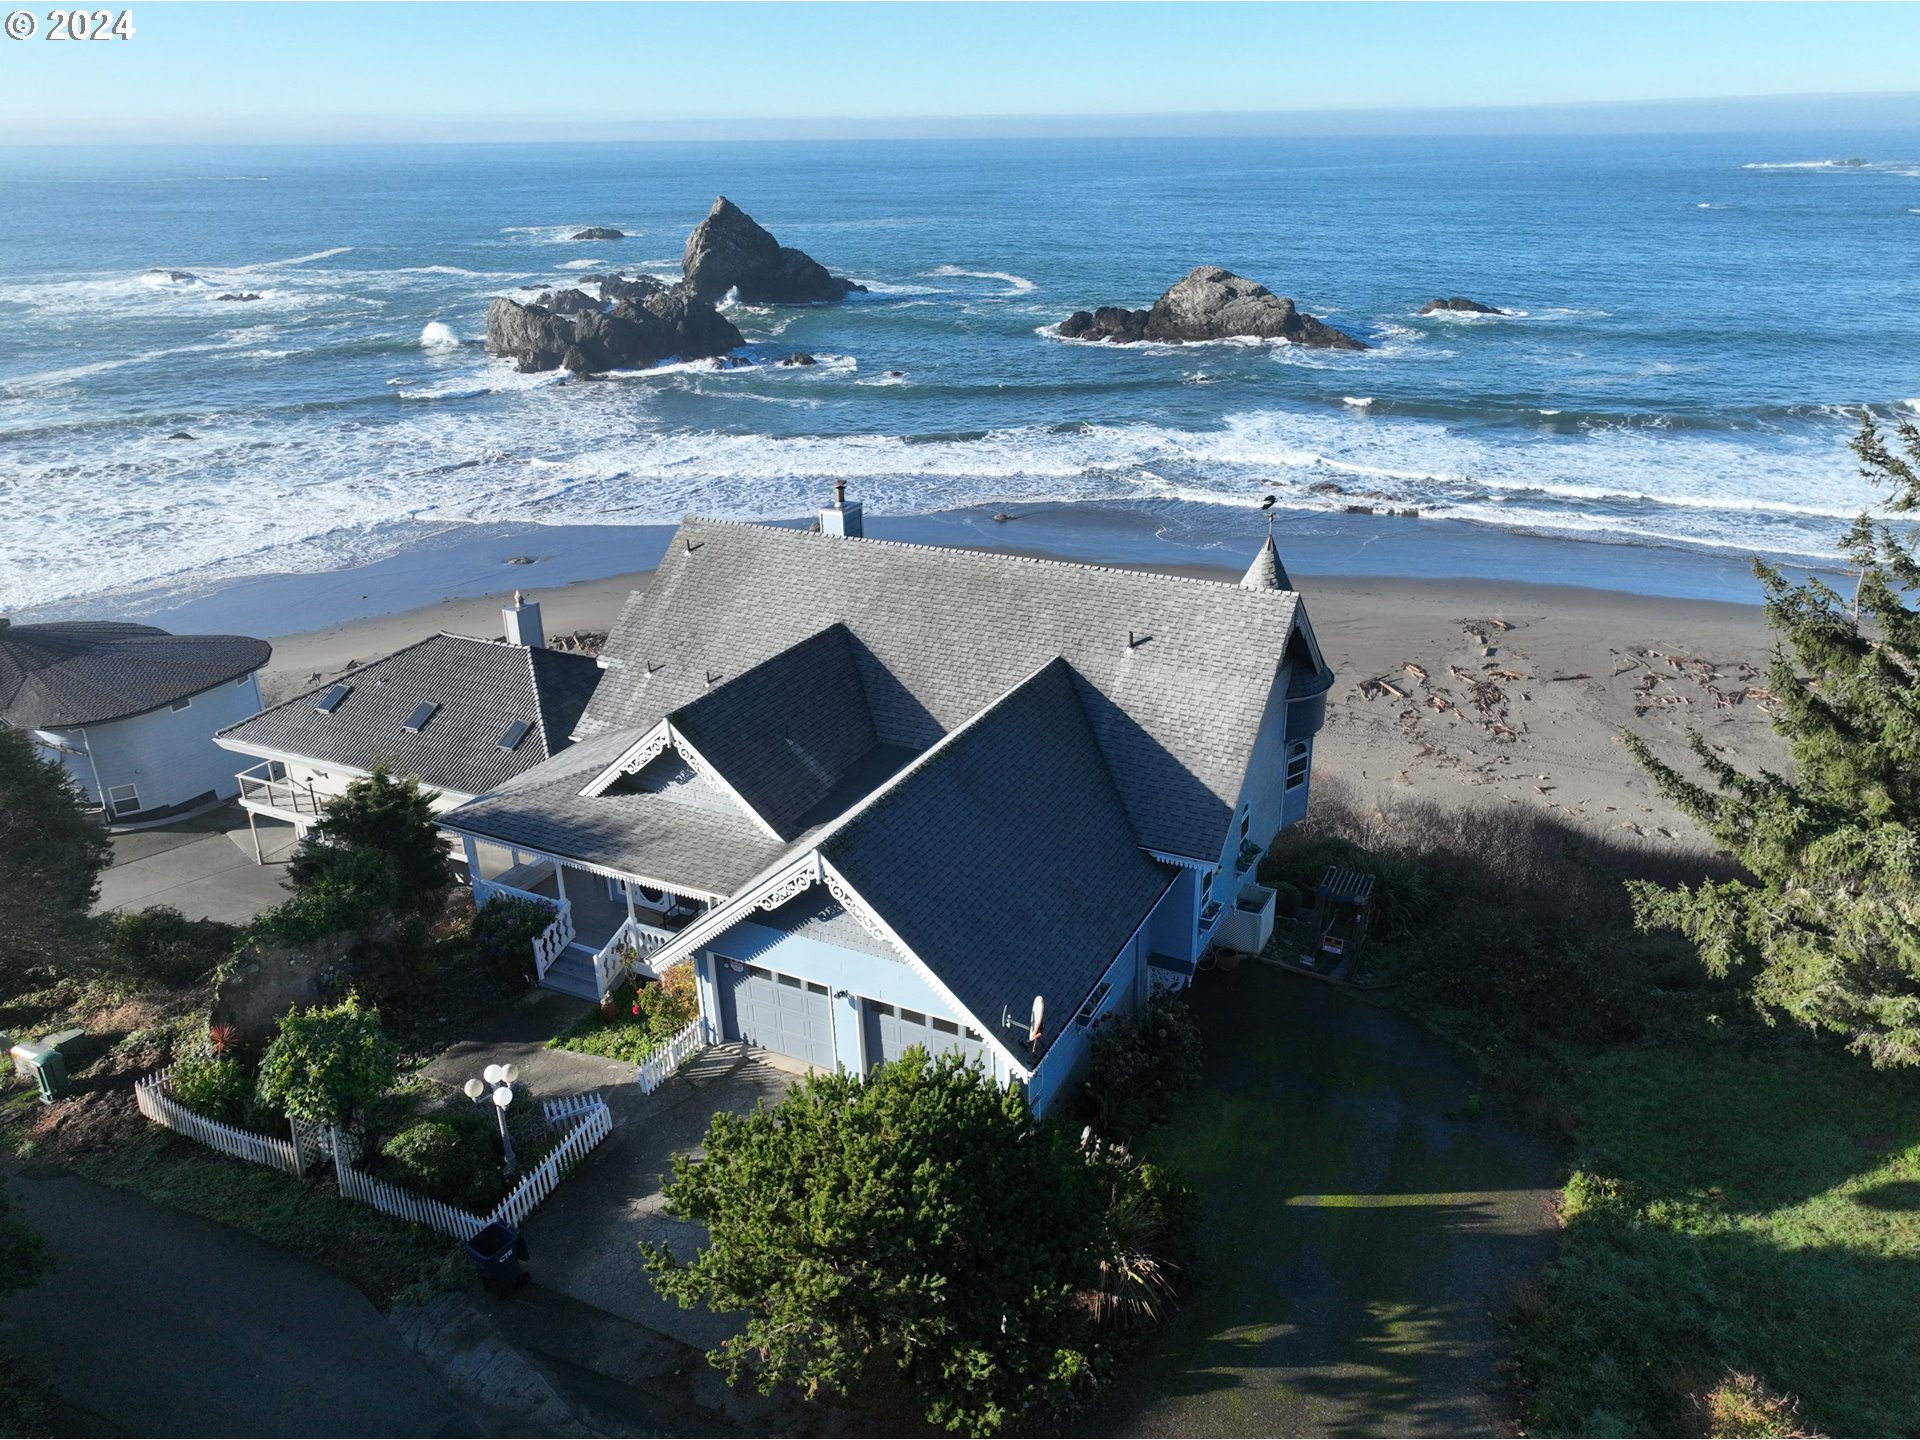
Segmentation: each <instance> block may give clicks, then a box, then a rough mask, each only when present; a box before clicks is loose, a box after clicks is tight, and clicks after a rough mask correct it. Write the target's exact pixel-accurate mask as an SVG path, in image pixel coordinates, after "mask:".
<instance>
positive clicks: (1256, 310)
mask: <svg viewBox="0 0 1920 1440" xmlns="http://www.w3.org/2000/svg"><path fill="white" fill-rule="evenodd" d="M1058 333H1059V334H1060V335H1061V336H1062V337H1064V338H1066V339H1068V340H1110V341H1112V342H1113V343H1115V344H1117V345H1132V344H1137V343H1139V342H1140V341H1143V340H1151V341H1156V342H1158V343H1160V344H1165V345H1178V344H1180V343H1182V342H1184V341H1188V340H1232V339H1243V338H1244V339H1255V340H1286V341H1290V342H1291V343H1293V344H1295V345H1313V346H1318V347H1319V348H1321V349H1328V350H1365V349H1366V348H1367V346H1366V344H1365V343H1364V342H1363V341H1359V340H1356V339H1354V338H1353V336H1351V335H1348V334H1346V333H1345V332H1344V331H1341V330H1336V329H1334V328H1333V326H1331V325H1328V324H1326V323H1325V322H1324V321H1321V320H1316V319H1315V318H1314V317H1313V316H1311V315H1307V314H1303V313H1302V312H1301V311H1299V310H1297V309H1295V308H1294V303H1293V301H1291V300H1290V299H1288V298H1287V297H1286V296H1284V295H1275V294H1274V293H1273V292H1272V291H1271V290H1269V289H1267V287H1266V286H1264V285H1260V284H1256V283H1255V282H1254V281H1252V280H1249V279H1247V278H1246V277H1245V276H1242V275H1235V274H1234V273H1233V272H1232V271H1231V270H1223V269H1221V268H1220V267H1219V266H1218V265H1202V266H1200V267H1198V268H1197V269H1195V270H1194V271H1193V272H1192V273H1191V274H1189V275H1188V276H1187V277H1186V279H1184V280H1182V281H1180V283H1179V284H1177V285H1175V286H1173V287H1172V288H1171V289H1170V290H1168V291H1167V292H1166V293H1165V294H1164V295H1162V296H1161V297H1160V298H1159V299H1158V300H1156V301H1154V302H1153V308H1152V309H1150V310H1126V309H1121V308H1120V307H1118V306H1103V307H1102V308H1100V309H1098V310H1093V311H1087V310H1076V311H1075V312H1074V313H1073V314H1072V315H1069V316H1068V317H1067V318H1066V319H1065V320H1064V321H1062V322H1061V323H1060V326H1059V331H1058Z"/></svg>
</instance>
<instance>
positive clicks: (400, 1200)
mask: <svg viewBox="0 0 1920 1440" xmlns="http://www.w3.org/2000/svg"><path fill="white" fill-rule="evenodd" d="M582 1098H583V1099H585V1100H588V1101H590V1102H591V1103H590V1104H588V1105H586V1106H584V1107H583V1108H580V1109H578V1110H576V1111H575V1112H574V1113H575V1114H576V1115H577V1116H578V1119H577V1121H576V1123H575V1124H574V1127H573V1128H572V1129H571V1130H569V1131H568V1132H567V1135H566V1138H565V1139H564V1140H562V1141H561V1142H560V1143H559V1144H558V1145H556V1146H555V1147H554V1148H553V1149H552V1150H551V1151H549V1152H548V1154H547V1157H546V1159H544V1160H542V1161H541V1162H540V1163H539V1164H538V1165H536V1166H535V1167H534V1168H533V1169H531V1170H529V1171H528V1172H527V1173H526V1174H525V1175H524V1176H522V1177H521V1179H520V1183H519V1184H518V1185H516V1186H514V1187H513V1189H512V1190H510V1191H508V1192H507V1196H506V1198H505V1199H504V1200H502V1201H501V1202H500V1203H499V1204H498V1205H496V1206H494V1207H493V1210H492V1212H491V1213H490V1214H488V1215H486V1216H485V1217H482V1216H479V1215H475V1214H473V1213H472V1212H471V1211H469V1210H462V1209H461V1208H460V1207H459V1206H457V1205H448V1204H446V1203H445V1202H444V1201H440V1200H434V1199H430V1198H428V1197H427V1196H425V1195H416V1194H415V1193H414V1192H413V1191H411V1190H408V1189H406V1188H405V1187H404V1186H400V1185H394V1184H390V1183H389V1182H387V1181H385V1180H377V1179H375V1178H374V1177H373V1176H371V1175H366V1174H363V1173H361V1172H360V1171H358V1170H356V1169H354V1168H353V1162H352V1160H351V1158H350V1157H349V1156H348V1155H347V1152H346V1149H345V1146H344V1142H343V1141H341V1139H340V1132H339V1131H337V1130H336V1131H335V1132H334V1136H335V1149H334V1164H333V1173H334V1175H335V1177H336V1178H337V1179H338V1180H339V1184H340V1193H341V1194H342V1195H344V1196H346V1197H347V1198H348V1199H349V1200H358V1201H359V1202H360V1203H361V1204H362V1205H371V1206H372V1207H373V1208H374V1209H376V1210H378V1211H380V1212H381V1213H382V1214H383V1215H391V1216H393V1217H394V1218H395V1219H398V1220H406V1221H409V1222H411V1223H412V1224H415V1225H425V1226H427V1227H429V1228H430V1229H434V1230H438V1231H439V1232H440V1233H441V1234H442V1235H451V1236H452V1237H453V1238H454V1239H456V1240H462V1241H464V1240H471V1239H472V1238H473V1237H474V1236H475V1235H478V1234H479V1233H480V1232H481V1231H482V1230H483V1229H485V1228H486V1227H487V1226H488V1225H491V1224H493V1223H494V1222H495V1221H497V1220H504V1221H506V1222H507V1223H508V1224H510V1225H518V1224H520V1223H521V1222H522V1221H524V1220H525V1219H526V1218H527V1216H529V1215H531V1214H532V1213H533V1210H534V1207H535V1206H536V1205H538V1204H539V1203H540V1202H541V1201H542V1200H544V1199H546V1198H547V1197H548V1196H549V1195H551V1194H553V1192H554V1191H555V1190H556V1189H558V1188H559V1186H560V1182H561V1181H562V1180H563V1179H565V1178H566V1176H567V1174H568V1172H569V1171H571V1170H572V1169H573V1167H574V1166H575V1165H577V1164H579V1163H580V1161H581V1159H582V1158H584V1157H585V1155H586V1153H587V1152H588V1151H589V1150H591V1149H593V1147H594V1146H596V1145H598V1144H599V1143H600V1142H601V1141H602V1140H604V1139H606V1138H607V1136H609V1135H610V1134H612V1133H613V1112H612V1111H610V1110H608V1109H607V1105H606V1102H605V1101H604V1100H602V1099H601V1098H600V1097H599V1096H598V1095H592V1096H585V1097H582Z"/></svg>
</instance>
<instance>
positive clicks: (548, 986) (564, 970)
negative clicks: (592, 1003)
mask: <svg viewBox="0 0 1920 1440" xmlns="http://www.w3.org/2000/svg"><path fill="white" fill-rule="evenodd" d="M540 988H541V989H543V990H558V991H559V992H560V993H561V994H562V995H576V996H578V997H579V998H580V999H582V1000H598V999H599V998H600V986H599V984H598V982H597V981H596V980H595V979H594V975H593V957H592V956H591V955H589V954H587V953H586V952H585V951H583V950H581V949H580V948H579V947H577V946H571V947H569V948H568V949H566V950H564V951H562V952H561V955H560V958H559V959H558V960H555V961H554V962H553V964H551V965H549V966H548V967H547V973H546V974H545V975H543V976H541V977H540Z"/></svg>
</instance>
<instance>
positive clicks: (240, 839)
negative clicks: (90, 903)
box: [94, 804, 294, 925]
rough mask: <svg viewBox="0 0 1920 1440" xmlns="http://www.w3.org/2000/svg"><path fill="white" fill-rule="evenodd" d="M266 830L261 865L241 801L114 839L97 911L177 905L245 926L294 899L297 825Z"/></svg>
mask: <svg viewBox="0 0 1920 1440" xmlns="http://www.w3.org/2000/svg"><path fill="white" fill-rule="evenodd" d="M259 833H260V848H261V851H262V853H263V854H264V856H265V858H266V863H265V864H264V865H262V864H257V863H255V861H254V855H253V838H252V836H250V835H249V834H248V832H247V822H246V817H245V816H244V815H243V814H242V813H241V810H240V807H239V805H238V804H227V805H222V806H220V807H219V808H217V809H214V810H208V811H205V812H203V813H202V814H199V815H194V816H191V817H189V818H187V819H183V820H179V821H176V822H173V823H170V824H167V825H159V826H155V827H154V828H153V829H151V830H131V831H127V832H125V833H124V834H119V835H115V836H114V837H113V859H112V861H111V863H110V864H109V866H108V868H107V870H106V872H105V873H104V874H103V875H101V877H100V899H99V901H98V902H97V903H96V904H95V906H94V909H95V911H96V913H104V912H106V911H109V910H142V909H145V908H146V907H147V906H149V905H171V906H172V907H173V908H174V909H176V910H178V911H179V912H180V913H181V914H183V915H185V916H186V917H187V918H188V919H189V920H221V921H224V922H226V923H227V924H229V925H245V924H246V923H247V922H248V921H250V920H252V919H253V918H254V916H256V915H258V914H259V913H260V912H261V911H263V910H266V909H269V908H270V907H272V906H274V905H278V904H279V903H280V902H281V901H283V900H285V899H286V898H287V892H286V890H285V889H283V888H282V886H283V885H284V884H285V881H286V874H287V864H286V862H287V858H288V856H290V855H291V854H292V853H293V846H294V841H293V827H292V826H290V825H284V826H283V825H270V824H269V825H262V826H261V827H260V832H259Z"/></svg>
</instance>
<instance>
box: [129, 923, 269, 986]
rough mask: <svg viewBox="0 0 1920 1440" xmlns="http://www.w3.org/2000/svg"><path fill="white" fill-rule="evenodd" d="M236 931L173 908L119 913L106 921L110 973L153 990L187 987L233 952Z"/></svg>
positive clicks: (231, 927)
mask: <svg viewBox="0 0 1920 1440" xmlns="http://www.w3.org/2000/svg"><path fill="white" fill-rule="evenodd" d="M239 933H240V932H239V931H238V930H237V929H236V928H235V927H234V926H232V925H224V924H222V923H221V922H220V921H218V920H189V919H187V917H186V916H184V915H182V914H181V913H180V912H179V911H178V910H175V909H174V908H173V907H172V906H171V905H153V906H150V907H148V908H147V909H145V910H123V911H120V912H118V913H116V914H114V915H112V916H111V917H109V918H108V920H107V921H106V939H107V951H108V955H109V957H110V963H111V964H112V966H113V968H114V969H116V970H120V971H122V972H124V973H125V974H127V975H130V976H132V977H134V978H135V979H138V980H145V981H150V982H152V983H154V984H156V985H166V986H181V985H191V984H192V983H193V982H194V981H196V980H199V979H201V978H202V977H203V976H205V975H207V974H209V973H211V972H212V970H213V969H214V967H215V966H217V965H218V964H219V963H220V962H221V961H222V960H223V959H225V958H226V956H227V955H228V954H229V953H230V952H231V951H232V949H233V942H234V940H235V938H236V937H237V936H238V935H239Z"/></svg>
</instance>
